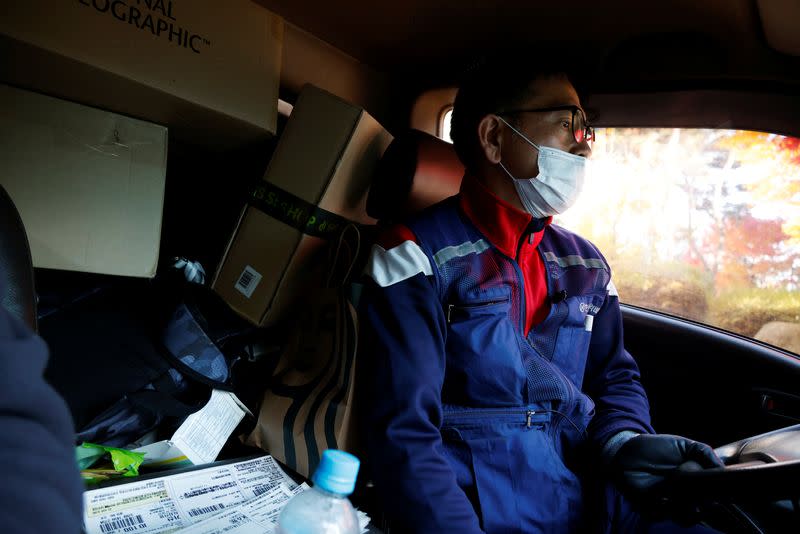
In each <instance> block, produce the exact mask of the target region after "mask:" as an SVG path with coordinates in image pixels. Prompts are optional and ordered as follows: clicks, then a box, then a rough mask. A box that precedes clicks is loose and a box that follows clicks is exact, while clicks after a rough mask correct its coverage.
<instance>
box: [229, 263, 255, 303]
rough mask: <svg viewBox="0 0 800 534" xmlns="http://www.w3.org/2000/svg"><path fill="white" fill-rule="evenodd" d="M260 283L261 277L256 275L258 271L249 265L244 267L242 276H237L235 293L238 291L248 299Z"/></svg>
mask: <svg viewBox="0 0 800 534" xmlns="http://www.w3.org/2000/svg"><path fill="white" fill-rule="evenodd" d="M260 281H261V275H260V274H259V273H258V271H256V270H255V269H253V268H252V267H250V266H249V265H246V266H245V268H244V271H242V274H240V275H239V280H237V282H236V286H234V287H236V289H237V291H239V292H240V293H241V294H242V295H244V296H245V297H247V298H250V297H251V296H252V295H253V291H255V290H256V286H258V283H259V282H260Z"/></svg>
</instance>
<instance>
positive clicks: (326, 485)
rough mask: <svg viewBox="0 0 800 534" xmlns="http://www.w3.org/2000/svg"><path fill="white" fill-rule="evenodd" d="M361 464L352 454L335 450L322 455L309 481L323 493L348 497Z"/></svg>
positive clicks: (353, 487)
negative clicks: (323, 491)
mask: <svg viewBox="0 0 800 534" xmlns="http://www.w3.org/2000/svg"><path fill="white" fill-rule="evenodd" d="M360 465H361V462H360V461H359V460H358V458H356V457H355V456H353V455H352V454H350V453H348V452H344V451H339V450H336V449H328V450H326V451H325V452H323V453H322V458H321V459H320V461H319V465H318V466H317V469H316V471H314V476H312V477H311V481H312V482H313V483H314V485H315V486H319V487H320V488H321V489H323V490H325V491H330V492H331V493H338V494H340V495H350V494H351V493H353V490H354V489H355V487H356V477H358V468H359V466H360Z"/></svg>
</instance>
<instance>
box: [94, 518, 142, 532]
mask: <svg viewBox="0 0 800 534" xmlns="http://www.w3.org/2000/svg"><path fill="white" fill-rule="evenodd" d="M141 526H146V525H145V522H144V519H143V518H142V516H140V515H135V516H134V515H126V516H124V517H121V518H119V519H114V520H112V521H103V522H101V523H100V531H101V532H104V533H105V532H114V531H116V530H124V529H125V528H128V527H141Z"/></svg>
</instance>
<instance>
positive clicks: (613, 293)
mask: <svg viewBox="0 0 800 534" xmlns="http://www.w3.org/2000/svg"><path fill="white" fill-rule="evenodd" d="M606 291H608V296H609V297H619V293H617V286H615V285H614V282H613V281H611V280H609V281H608V285H607V286H606Z"/></svg>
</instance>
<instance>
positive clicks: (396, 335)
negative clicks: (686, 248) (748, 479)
mask: <svg viewBox="0 0 800 534" xmlns="http://www.w3.org/2000/svg"><path fill="white" fill-rule="evenodd" d="M522 64H524V63H514V64H513V65H512V64H511V63H510V62H504V63H495V64H487V65H484V66H483V67H480V68H478V69H476V70H475V72H473V74H472V75H471V76H470V78H469V79H468V80H467V81H465V82H464V84H462V86H461V87H460V89H459V92H458V95H457V97H456V101H455V105H454V110H453V119H452V130H451V135H452V137H453V141H454V144H455V149H456V151H457V153H458V155H459V157H460V159H461V160H462V161H463V163H464V164H465V167H466V169H467V171H466V175H465V177H464V180H463V183H462V186H461V192H460V194H459V195H457V196H455V197H452V198H450V199H447V200H445V201H443V202H441V203H439V204H437V205H436V206H434V207H432V208H430V209H428V210H425V211H424V212H423V213H421V214H419V215H418V216H416V217H415V218H413V219H411V220H409V221H406V222H405V223H404V224H398V225H395V226H393V227H392V228H390V229H389V230H388V231H387V232H386V233H385V234H384V235H383V236H381V237H380V238H379V240H378V243H377V244H376V245H375V246H374V247H373V250H372V252H371V256H370V259H369V261H368V264H367V267H366V270H365V277H364V280H365V291H364V294H363V296H362V300H361V310H360V311H361V318H362V324H363V329H362V338H361V342H362V353H363V354H365V355H366V356H367V359H368V360H371V361H372V362H373V365H374V371H373V374H372V375H371V378H372V380H373V383H372V385H373V390H372V395H371V398H370V399H369V403H368V406H369V408H368V410H369V421H368V422H369V451H370V456H369V461H370V463H371V464H372V476H373V478H374V479H375V482H376V485H377V487H378V491H379V492H380V494H381V496H382V500H383V504H384V506H385V508H386V510H387V513H388V515H389V517H390V519H391V521H392V525H393V532H394V529H395V528H398V529H399V530H400V531H413V532H425V533H428V532H459V533H473V532H488V533H494V532H498V533H509V532H547V533H554V532H578V531H589V532H640V531H650V532H655V531H659V529H661V530H660V531H665V532H672V531H675V530H676V529H679V527H678V526H677V525H674V524H665V523H661V524H651V523H649V522H648V521H646V520H644V519H642V517H641V516H640V515H639V514H638V513H636V512H634V511H633V509H632V508H631V507H630V506H629V504H628V503H627V501H626V500H625V499H624V498H623V497H621V496H620V494H619V493H618V492H617V489H615V487H614V486H612V485H611V484H607V485H605V486H604V485H603V483H590V482H588V481H587V475H590V476H591V478H592V479H593V480H595V479H597V478H598V477H599V476H600V475H601V474H602V476H607V477H609V478H610V479H613V480H614V481H615V482H616V488H618V489H620V490H621V491H622V492H623V493H625V494H627V495H629V496H631V497H634V498H636V497H637V496H638V495H640V494H641V492H643V491H645V490H646V489H647V488H649V487H651V486H653V485H654V484H656V483H657V482H658V481H659V480H661V479H663V477H664V476H666V475H667V474H668V473H669V472H670V471H673V470H675V469H700V468H713V467H716V466H720V465H721V462H720V461H719V459H718V458H717V457H716V455H715V454H714V452H713V451H712V450H711V448H710V447H708V446H707V445H705V444H701V443H697V442H694V441H691V440H689V439H686V438H682V437H678V436H670V435H660V434H655V433H654V431H653V428H652V427H651V425H650V416H649V406H648V402H647V396H646V394H645V391H644V389H643V387H642V385H641V383H640V381H639V371H638V368H637V365H636V363H635V361H634V360H633V358H632V357H631V355H630V354H629V353H628V352H627V351H625V349H624V347H623V339H622V319H621V315H620V309H619V300H618V296H617V292H616V289H615V287H614V283H613V281H612V278H611V270H610V268H609V266H608V263H607V262H606V260H605V258H604V257H603V256H602V254H601V253H600V252H599V251H598V250H597V249H596V248H595V246H594V245H593V244H591V243H590V242H589V241H587V240H585V239H583V238H581V237H580V236H578V235H575V234H573V233H571V232H569V231H568V230H566V229H564V228H560V227H558V226H556V225H553V224H552V217H553V216H554V215H557V214H560V213H563V212H564V211H565V210H567V209H568V208H570V207H571V206H572V205H573V203H574V202H575V200H576V199H577V197H578V195H579V193H580V189H581V186H582V184H583V180H584V171H585V167H586V161H587V158H589V157H590V155H591V142H592V141H593V139H594V131H593V130H592V128H591V127H590V126H589V125H588V124H587V121H586V117H585V113H584V111H583V108H582V107H581V102H580V99H579V98H578V94H577V92H576V91H575V89H574V87H573V86H572V84H571V83H570V80H569V78H568V77H567V76H566V75H565V74H564V73H563V72H562V71H561V70H559V69H557V68H549V67H544V66H542V65H541V64H539V65H538V66H537V70H536V72H521V71H520V65H522ZM587 466H588V467H587ZM595 482H596V480H595ZM694 528H696V529H698V530H697V531H698V532H699V531H703V530H704V529H702V527H694ZM687 531H688V530H687Z"/></svg>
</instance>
